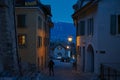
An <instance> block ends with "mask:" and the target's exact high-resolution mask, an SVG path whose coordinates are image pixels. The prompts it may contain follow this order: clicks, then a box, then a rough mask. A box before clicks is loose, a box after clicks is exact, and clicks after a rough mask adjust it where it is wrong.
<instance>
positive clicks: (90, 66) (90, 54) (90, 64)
mask: <svg viewBox="0 0 120 80" xmlns="http://www.w3.org/2000/svg"><path fill="white" fill-rule="evenodd" d="M86 64H87V69H86V71H87V72H94V50H93V47H92V45H89V46H88V48H87V62H86Z"/></svg>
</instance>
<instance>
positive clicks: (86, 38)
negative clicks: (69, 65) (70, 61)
mask: <svg viewBox="0 0 120 80" xmlns="http://www.w3.org/2000/svg"><path fill="white" fill-rule="evenodd" d="M118 3H120V1H119V0H116V1H113V0H109V1H108V0H89V1H85V0H78V2H77V3H76V4H75V5H74V6H73V8H74V10H75V12H74V14H73V15H72V18H73V20H74V24H75V26H76V34H77V36H76V41H77V42H76V43H77V45H76V48H77V57H78V59H77V61H78V65H79V66H78V68H80V70H82V71H83V72H91V73H98V74H99V73H100V65H101V64H106V63H107V64H108V65H109V66H110V65H112V66H113V67H117V66H114V65H113V64H115V63H120V58H119V56H120V54H119V53H120V49H119V47H120V41H119V39H120V24H119V23H120V6H119V4H118ZM108 4H109V5H108Z"/></svg>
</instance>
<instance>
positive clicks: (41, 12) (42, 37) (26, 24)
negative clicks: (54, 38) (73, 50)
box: [16, 0, 53, 70]
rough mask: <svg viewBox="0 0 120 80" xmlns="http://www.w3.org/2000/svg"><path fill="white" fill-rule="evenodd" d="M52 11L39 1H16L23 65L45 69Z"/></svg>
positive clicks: (20, 52)
mask: <svg viewBox="0 0 120 80" xmlns="http://www.w3.org/2000/svg"><path fill="white" fill-rule="evenodd" d="M51 16H52V15H51V10H50V6H49V5H47V6H46V5H43V4H41V3H40V2H39V1H37V0H33V1H31V0H30V1H28V0H27V2H23V1H21V0H17V1H16V26H17V33H18V46H19V55H20V58H21V62H22V63H28V64H32V65H34V66H35V68H36V69H37V70H42V69H44V68H45V66H46V64H47V60H48V53H49V38H50V34H49V31H50V28H51V27H52V26H53V23H52V21H51Z"/></svg>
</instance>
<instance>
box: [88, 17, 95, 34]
mask: <svg viewBox="0 0 120 80" xmlns="http://www.w3.org/2000/svg"><path fill="white" fill-rule="evenodd" d="M93 32H94V21H93V18H90V19H88V20H87V35H93Z"/></svg>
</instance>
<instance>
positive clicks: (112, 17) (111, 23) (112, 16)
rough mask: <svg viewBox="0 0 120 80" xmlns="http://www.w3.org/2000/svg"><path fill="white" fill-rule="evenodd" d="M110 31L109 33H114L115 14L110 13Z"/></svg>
mask: <svg viewBox="0 0 120 80" xmlns="http://www.w3.org/2000/svg"><path fill="white" fill-rule="evenodd" d="M110 33H111V35H115V34H116V15H111V21H110Z"/></svg>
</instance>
